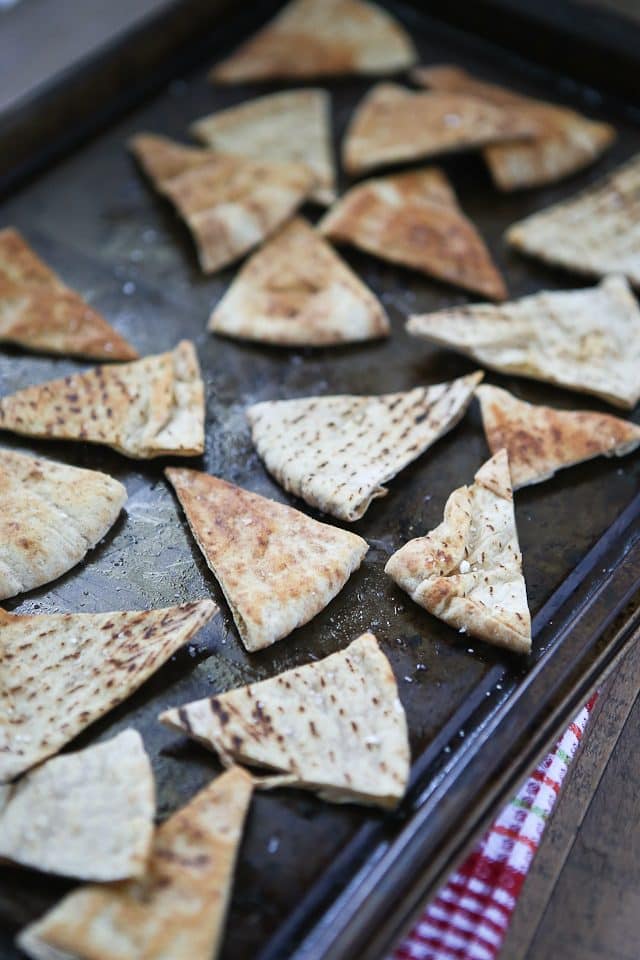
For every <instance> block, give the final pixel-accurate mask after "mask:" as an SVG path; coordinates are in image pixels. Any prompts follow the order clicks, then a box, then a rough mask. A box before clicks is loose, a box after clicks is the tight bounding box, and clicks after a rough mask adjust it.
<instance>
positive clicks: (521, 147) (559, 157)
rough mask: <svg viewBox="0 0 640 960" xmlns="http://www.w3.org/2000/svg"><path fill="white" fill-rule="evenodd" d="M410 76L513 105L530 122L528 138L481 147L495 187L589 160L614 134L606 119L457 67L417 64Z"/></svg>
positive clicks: (546, 177)
mask: <svg viewBox="0 0 640 960" xmlns="http://www.w3.org/2000/svg"><path fill="white" fill-rule="evenodd" d="M412 76H413V79H414V80H415V81H416V82H417V83H421V84H423V85H424V86H425V87H429V88H430V89H432V90H440V91H442V92H448V93H458V94H467V95H469V94H470V95H471V96H474V97H478V98H479V99H482V100H484V101H485V103H487V104H493V105H494V106H497V107H502V108H506V109H510V110H513V111H517V113H518V115H519V116H520V117H521V118H522V120H523V121H526V120H530V121H532V122H533V123H534V124H535V126H536V128H537V133H536V134H535V136H534V137H533V139H530V140H526V141H525V140H519V141H518V142H513V143H498V144H494V145H491V146H488V147H485V149H484V150H483V155H484V158H485V160H486V162H487V165H488V167H489V170H490V171H491V176H492V177H493V180H494V182H495V184H496V186H497V187H498V188H499V189H500V190H518V189H522V188H524V187H539V186H542V185H544V184H547V183H555V182H556V180H561V179H562V178H563V177H566V176H569V174H571V173H575V172H576V171H578V170H582V168H583V167H586V166H588V165H589V164H590V163H593V162H594V161H595V160H596V159H597V158H598V157H599V156H600V154H601V153H603V151H604V150H606V148H607V147H608V146H610V144H611V143H613V141H614V140H615V136H616V133H615V130H614V128H613V127H611V126H609V124H608V123H597V122H595V121H593V120H589V119H588V118H587V117H584V116H582V114H580V113H576V112H575V110H569V109H568V108H567V107H561V106H558V105H557V104H554V103H547V102H546V101H544V100H534V99H533V98H532V97H525V96H524V95H523V94H521V93H514V92H513V91H511V90H507V89H506V88H505V87H500V86H498V85H497V84H494V83H486V82H484V81H482V80H476V78H475V77H473V76H471V74H469V73H467V72H466V71H465V70H461V69H460V68H459V67H454V66H440V67H417V68H416V69H415V70H414V71H413V72H412Z"/></svg>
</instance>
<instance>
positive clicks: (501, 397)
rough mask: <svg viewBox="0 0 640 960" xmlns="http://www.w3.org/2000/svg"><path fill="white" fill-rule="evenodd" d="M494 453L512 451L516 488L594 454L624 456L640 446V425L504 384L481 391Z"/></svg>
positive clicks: (489, 442) (596, 455)
mask: <svg viewBox="0 0 640 960" xmlns="http://www.w3.org/2000/svg"><path fill="white" fill-rule="evenodd" d="M476 394H477V397H478V400H479V401H480V407H481V409H482V423H483V425H484V432H485V434H486V437H487V443H488V444H489V449H490V450H491V452H492V453H497V451H498V450H501V449H502V448H505V449H506V450H507V453H508V454H509V467H510V469H511V482H512V483H513V488H514V490H517V489H518V488H519V487H525V486H527V485H528V484H530V483H540V482H541V481H542V480H548V479H549V477H552V476H553V475H554V473H556V472H557V471H558V470H561V469H562V468H563V467H572V466H574V465H575V464H576V463H583V462H584V461H585V460H591V459H593V457H599V456H602V455H604V456H606V457H613V456H616V457H623V456H625V455H626V454H627V453H631V451H632V450H635V449H636V447H638V446H640V427H639V426H637V425H636V424H635V423H630V422H629V421H628V420H621V419H620V418H619V417H612V416H610V415H609V414H606V413H593V412H592V411H589V410H554V409H553V407H540V406H536V405H535V404H533V403H525V401H524V400H518V399H517V398H516V397H514V396H513V395H512V394H511V393H508V392H507V391H506V390H500V388H499V387H490V386H488V385H487V386H480V387H478V389H477V391H476Z"/></svg>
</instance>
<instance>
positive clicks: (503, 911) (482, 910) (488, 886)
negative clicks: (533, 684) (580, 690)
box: [389, 695, 597, 960]
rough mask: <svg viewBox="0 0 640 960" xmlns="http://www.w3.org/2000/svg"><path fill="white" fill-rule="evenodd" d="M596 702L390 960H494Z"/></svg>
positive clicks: (509, 805) (578, 718) (437, 897)
mask: <svg viewBox="0 0 640 960" xmlns="http://www.w3.org/2000/svg"><path fill="white" fill-rule="evenodd" d="M596 698H597V695H596V696H594V697H592V699H591V700H590V701H589V703H588V704H587V705H586V706H585V707H584V708H583V709H582V710H581V711H580V713H579V714H578V716H577V717H576V718H575V720H574V721H573V723H571V724H570V725H569V728H568V729H567V730H566V732H565V733H564V735H563V736H562V737H561V738H560V740H559V741H558V743H557V744H556V746H555V748H554V749H553V750H552V751H551V752H550V753H549V754H547V756H546V757H545V758H544V760H543V761H542V763H541V764H540V765H539V766H538V767H537V768H536V769H535V770H534V771H533V773H532V774H531V776H530V777H529V779H528V780H527V782H526V783H525V784H524V786H523V787H522V788H521V789H520V790H519V791H518V793H517V794H516V795H515V797H514V798H513V799H512V800H511V802H510V803H509V804H508V805H507V806H506V807H505V808H504V810H503V811H502V812H501V813H500V815H499V816H498V817H497V818H496V820H494V822H493V824H492V825H491V827H490V828H489V830H488V831H487V832H486V834H485V835H484V837H483V838H482V840H481V841H480V843H479V844H478V846H477V847H476V848H475V850H474V851H473V852H472V853H471V854H470V855H469V856H468V857H467V859H466V860H465V861H464V863H463V864H462V865H461V866H460V867H459V869H458V870H456V872H455V873H453V874H451V876H450V877H449V880H448V882H447V883H446V884H445V885H444V886H443V887H442V888H441V890H440V891H439V893H438V895H437V896H436V897H435V898H434V900H432V901H431V903H429V905H428V906H427V907H426V909H425V911H424V913H423V914H422V916H421V917H420V919H419V921H418V922H417V923H416V925H415V926H414V928H413V930H412V931H411V933H410V934H409V935H408V937H407V938H406V939H405V940H404V941H403V942H402V943H401V944H400V946H398V947H397V948H396V950H395V951H394V953H393V955H392V957H391V958H389V960H495V958H496V957H497V955H498V953H499V951H500V947H501V946H502V941H503V939H504V936H505V934H506V932H507V927H508V926H509V921H510V919H511V915H512V913H513V911H514V909H515V905H516V901H517V899H518V896H519V894H520V891H521V889H522V885H523V883H524V879H525V877H526V875H527V871H528V870H529V867H530V866H531V861H532V860H533V858H534V856H535V853H536V850H537V849H538V846H539V845H540V841H541V839H542V834H543V832H544V828H545V826H546V823H547V820H548V818H549V815H550V814H551V811H552V810H553V807H554V805H555V802H556V799H557V797H558V793H559V792H560V787H561V786H562V782H563V780H564V778H565V776H566V774H567V770H568V769H569V764H570V763H571V761H572V759H573V757H574V756H575V753H576V750H577V749H578V744H579V743H580V740H581V739H582V735H583V733H584V731H585V728H586V726H587V722H588V720H589V715H590V713H591V710H592V709H593V706H594V704H595V701H596Z"/></svg>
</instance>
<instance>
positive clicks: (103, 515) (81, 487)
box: [0, 450, 127, 600]
mask: <svg viewBox="0 0 640 960" xmlns="http://www.w3.org/2000/svg"><path fill="white" fill-rule="evenodd" d="M126 499H127V491H126V490H125V488H124V487H123V485H122V484H121V483H119V482H118V481H117V480H114V479H113V477H109V476H107V474H106V473H99V472H98V471H97V470H81V469H80V468H79V467H68V466H67V465H66V464H64V463H54V462H53V461H52V460H40V459H37V458H36V457H28V456H25V455H24V454H22V453H14V452H13V451H11V450H0V502H1V504H2V509H1V510H0V600H5V599H6V598H7V597H13V596H15V595H16V594H17V593H22V592H23V591H25V590H33V589H34V587H40V586H42V584H43V583H49V581H50V580H55V579H56V578H57V577H60V576H62V574H63V573H66V572H67V570H70V569H71V568H72V567H75V565H76V564H77V563H80V561H81V560H82V559H83V557H84V556H85V555H86V553H87V551H89V550H92V549H93V547H95V546H96V544H97V543H99V542H100V540H102V538H103V537H104V535H105V534H106V533H107V531H108V530H109V529H110V528H111V527H112V526H113V524H114V523H115V522H116V520H117V518H118V515H119V514H120V511H121V509H122V507H123V505H124V502H125V500H126Z"/></svg>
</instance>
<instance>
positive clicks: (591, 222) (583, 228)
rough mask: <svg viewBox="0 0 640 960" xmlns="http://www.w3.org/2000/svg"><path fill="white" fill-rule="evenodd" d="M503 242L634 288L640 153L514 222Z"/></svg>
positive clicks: (639, 236)
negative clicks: (618, 276)
mask: <svg viewBox="0 0 640 960" xmlns="http://www.w3.org/2000/svg"><path fill="white" fill-rule="evenodd" d="M506 237H507V241H508V242H509V243H510V244H511V246H512V247H515V249H516V250H520V251H521V252H522V253H526V254H528V255H529V256H532V257H537V258H538V259H540V260H544V261H545V262H546V263H551V264H553V265H554V266H559V267H564V268H565V269H566V270H573V271H574V272H575V273H583V274H586V275H587V276H594V277H602V276H604V275H605V274H607V273H620V274H623V275H624V276H625V277H627V279H628V280H629V282H630V283H632V284H633V285H634V286H635V287H637V288H638V289H640V153H638V154H636V156H635V157H634V158H633V159H632V160H630V161H629V162H628V163H626V164H625V165H624V166H622V167H619V168H618V169H617V170H614V172H613V173H612V174H610V175H609V176H608V177H606V179H604V180H601V181H600V182H599V183H596V184H595V185H594V186H591V187H588V188H587V189H586V190H583V191H582V192H581V193H579V194H578V195H577V196H575V197H573V198H572V199H571V200H565V201H564V202H563V203H558V204H555V205H554V206H552V207H547V209H546V210H542V211H541V212H540V213H534V214H533V215H532V216H530V217H527V218H526V219H525V220H521V221H520V222H519V223H515V224H514V225H513V226H512V227H510V228H509V229H508V230H507V234H506Z"/></svg>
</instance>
